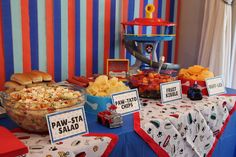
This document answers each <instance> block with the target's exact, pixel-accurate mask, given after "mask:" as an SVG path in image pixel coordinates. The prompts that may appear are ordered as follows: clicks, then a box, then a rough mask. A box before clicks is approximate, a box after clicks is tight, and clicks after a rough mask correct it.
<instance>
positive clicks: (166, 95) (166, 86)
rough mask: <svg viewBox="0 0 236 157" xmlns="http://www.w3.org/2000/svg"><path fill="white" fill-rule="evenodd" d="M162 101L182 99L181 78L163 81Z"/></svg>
mask: <svg viewBox="0 0 236 157" xmlns="http://www.w3.org/2000/svg"><path fill="white" fill-rule="evenodd" d="M160 87H161V102H162V103H165V102H170V101H174V100H179V99H182V87H181V82H180V80H178V81H172V82H167V83H161V85H160Z"/></svg>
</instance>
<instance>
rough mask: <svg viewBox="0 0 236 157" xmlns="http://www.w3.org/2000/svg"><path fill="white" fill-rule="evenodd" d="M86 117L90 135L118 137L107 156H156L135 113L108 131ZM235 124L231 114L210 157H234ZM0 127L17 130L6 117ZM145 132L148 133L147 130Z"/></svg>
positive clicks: (89, 115) (202, 153) (92, 117)
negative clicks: (121, 124)
mask: <svg viewBox="0 0 236 157" xmlns="http://www.w3.org/2000/svg"><path fill="white" fill-rule="evenodd" d="M227 93H229V94H236V90H233V89H227ZM143 101H144V102H145V101H146V100H142V102H143ZM144 108H145V107H144ZM225 108H226V106H225ZM147 111H148V110H147ZM222 111H223V110H222ZM142 112H143V111H142ZM203 113H204V112H203ZM186 114H188V113H187V112H186ZM193 115H195V116H200V117H201V115H198V112H195V114H193ZM86 116H87V120H88V126H89V131H90V132H91V133H96V134H99V133H102V134H115V135H118V137H119V139H118V143H117V144H116V145H115V147H114V148H113V150H112V152H111V153H110V155H109V156H114V157H116V156H124V157H125V156H127V157H128V156H129V157H130V156H136V157H138V156H140V157H141V156H157V155H156V153H155V151H153V150H155V149H153V148H155V147H153V148H151V147H150V141H149V143H148V142H145V141H144V140H143V137H141V136H140V134H139V133H138V132H137V128H135V127H137V124H135V119H136V118H137V116H139V118H142V115H137V113H135V114H132V115H128V116H125V117H124V118H123V120H124V124H123V126H122V127H120V128H116V129H109V128H106V127H105V126H102V125H100V124H98V123H97V122H96V116H95V115H91V114H87V115H86ZM222 116H223V115H222ZM145 117H148V116H145ZM193 117H194V116H193ZM202 118H204V117H202ZM193 119H194V118H193ZM222 119H224V121H226V119H227V117H225V116H223V117H222ZM174 120H175V117H173V121H172V123H173V124H175V122H174ZM152 123H153V124H155V122H152ZM152 123H151V124H152ZM191 123H193V122H192V120H191ZM209 123H212V122H209ZM176 124H177V123H176ZM235 124H236V114H235V113H233V114H232V115H231V116H230V118H228V120H227V125H226V127H225V128H224V131H223V132H222V135H221V136H220V138H219V139H218V141H217V142H213V144H214V149H213V152H212V156H215V157H218V156H227V157H234V156H236V127H235ZM0 125H3V126H5V127H7V128H8V129H14V128H17V125H16V124H14V122H12V121H11V120H10V119H9V118H8V117H6V118H4V119H0ZM147 125H150V124H148V123H147ZM156 125H158V124H156ZM204 125H205V124H204ZM153 126H155V125H153ZM153 126H152V127H153ZM208 126H211V125H208ZM216 126H218V125H216ZM175 127H177V126H175ZM135 129H136V130H135ZM206 129H209V128H207V127H206ZM211 129H214V128H211ZM215 129H216V130H217V128H215ZM144 130H145V129H144ZM146 131H148V129H147V130H146ZM166 133H167V132H166ZM180 133H181V131H180ZM173 135H174V134H173ZM189 138H194V137H191V134H190V133H188V134H186V140H189ZM210 140H214V137H213V136H212V137H210V138H209V139H208V140H205V141H207V142H208V141H210ZM182 144H183V143H182ZM205 145H206V144H205ZM205 145H204V146H205ZM162 146H163V145H162ZM183 146H184V145H183ZM199 146H201V145H199ZM184 147H185V146H184ZM187 147H189V146H186V148H187ZM193 147H194V146H193ZM191 150H192V149H189V151H191ZM201 150H202V149H200V148H199V150H198V151H197V154H196V155H195V156H197V155H204V152H201ZM193 154H194V153H193Z"/></svg>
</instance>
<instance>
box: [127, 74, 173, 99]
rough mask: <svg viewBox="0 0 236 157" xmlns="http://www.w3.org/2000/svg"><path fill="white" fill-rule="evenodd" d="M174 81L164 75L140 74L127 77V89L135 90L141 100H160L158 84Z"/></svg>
mask: <svg viewBox="0 0 236 157" xmlns="http://www.w3.org/2000/svg"><path fill="white" fill-rule="evenodd" d="M174 80H175V78H174V77H171V76H169V75H165V74H158V73H156V72H141V73H139V74H135V75H132V76H130V77H129V87H130V88H131V89H133V88H137V89H138V92H139V96H140V97H141V98H150V99H160V98H161V93H160V84H161V83H166V82H171V81H174Z"/></svg>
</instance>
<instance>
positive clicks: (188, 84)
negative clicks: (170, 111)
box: [178, 78, 208, 96]
mask: <svg viewBox="0 0 236 157" xmlns="http://www.w3.org/2000/svg"><path fill="white" fill-rule="evenodd" d="M178 79H179V80H180V81H181V84H182V91H183V94H187V92H188V89H189V87H191V86H193V85H194V83H195V82H196V83H197V84H198V88H199V89H200V90H201V91H202V94H203V95H206V96H208V92H207V87H206V82H205V81H197V80H190V79H184V78H178Z"/></svg>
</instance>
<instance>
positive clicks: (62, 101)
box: [1, 86, 85, 133]
mask: <svg viewBox="0 0 236 157" xmlns="http://www.w3.org/2000/svg"><path fill="white" fill-rule="evenodd" d="M37 88H43V89H44V90H42V91H45V93H41V96H42V97H41V98H40V99H41V100H42V101H39V100H40V99H38V100H37V101H36V100H35V97H34V96H32V94H31V93H30V90H31V89H33V90H34V89H37ZM53 89H56V91H57V92H58V93H56V92H55V93H53V92H52V91H53ZM57 89H58V90H57ZM47 90H49V93H47V92H46V91H47ZM61 90H62V91H63V90H64V95H63V94H62V95H60V94H59V91H61ZM34 92H35V91H33V92H32V93H33V94H35V93H34ZM50 92H52V93H51V95H50ZM66 93H67V94H66ZM68 93H69V96H71V95H70V93H73V94H75V95H73V98H72V97H68ZM84 93H85V92H84V90H83V89H82V88H79V87H76V86H67V87H61V86H53V87H32V88H28V89H23V90H21V91H17V92H12V93H10V94H7V93H1V98H2V104H3V106H4V108H5V109H6V112H7V114H8V115H9V117H10V118H11V119H12V120H13V121H14V122H15V123H16V124H17V125H18V126H19V127H21V128H22V129H24V130H26V131H29V132H35V133H43V132H47V131H48V127H47V121H46V115H47V114H49V113H53V112H58V111H64V110H68V109H72V108H76V107H80V106H83V105H84V102H85V95H84ZM24 94H25V96H26V97H24V96H23V95H24ZM46 94H49V96H48V95H47V96H44V95H46ZM57 94H58V95H60V96H59V97H58V95H57ZM76 94H77V95H76ZM51 97H52V98H55V100H54V101H51V102H48V103H45V102H47V101H48V100H49V99H50V98H51ZM31 100H33V101H31ZM56 100H57V101H56Z"/></svg>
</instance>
